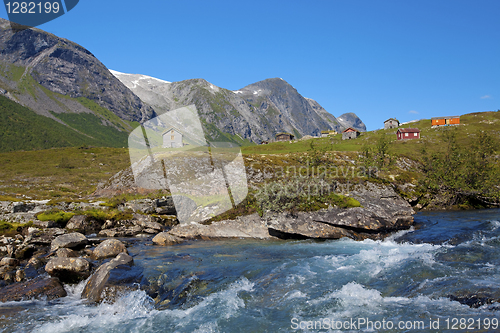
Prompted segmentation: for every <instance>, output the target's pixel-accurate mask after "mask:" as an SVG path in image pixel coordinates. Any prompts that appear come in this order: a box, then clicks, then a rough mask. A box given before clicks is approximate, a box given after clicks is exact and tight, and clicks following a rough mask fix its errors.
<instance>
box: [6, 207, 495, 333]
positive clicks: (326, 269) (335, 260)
mask: <svg viewBox="0 0 500 333" xmlns="http://www.w3.org/2000/svg"><path fill="white" fill-rule="evenodd" d="M498 221H500V215H499V213H498V210H477V211H473V212H471V211H462V212H420V213H417V214H416V215H415V226H414V228H412V229H410V230H406V231H400V232H397V233H395V234H393V235H391V236H390V237H387V238H385V239H384V240H370V239H365V240H363V241H354V240H351V239H347V238H344V239H341V240H323V241H314V240H253V239H237V240H232V239H227V240H219V241H216V242H214V241H208V242H207V241H200V240H193V241H186V242H184V243H182V244H179V245H176V246H151V245H150V244H151V242H150V241H149V240H141V241H139V240H138V239H132V238H130V241H131V243H130V244H128V246H127V251H128V253H129V255H130V256H131V257H132V258H133V261H134V265H133V266H131V267H130V268H131V269H132V267H135V268H134V269H136V270H140V271H141V273H142V276H143V277H144V278H145V281H148V288H144V290H141V289H136V290H134V289H129V290H121V291H118V292H117V293H115V294H113V295H111V296H113V298H111V297H110V301H103V302H101V303H97V304H92V305H89V304H88V303H87V302H86V301H85V300H84V299H83V298H82V297H81V293H82V291H83V289H84V286H85V282H82V283H80V284H77V285H71V286H69V285H65V286H64V287H65V290H66V292H67V296H66V297H63V298H59V299H53V300H43V299H42V300H28V301H24V302H8V303H0V311H1V312H2V314H3V315H4V317H2V318H0V322H1V323H0V325H3V327H4V328H5V330H6V331H7V332H14V331H21V330H29V331H36V332H51V333H56V332H77V331H83V330H84V331H94V332H107V331H108V332H109V331H113V330H119V331H124V332H126V331H134V330H140V331H142V332H164V331H165V330H168V331H176V332H196V331H198V332H207V331H215V332H232V331H235V330H237V329H239V330H241V331H251V330H260V331H280V330H281V331H285V332H288V331H293V328H292V325H293V323H294V322H295V321H293V322H292V320H293V319H294V318H296V320H298V323H300V322H307V321H316V320H323V319H324V318H326V319H328V320H330V321H332V322H334V321H342V322H344V321H346V320H347V321H349V320H350V318H353V320H357V318H366V319H367V320H370V321H372V322H374V323H377V322H382V321H383V320H384V321H385V322H386V323H387V322H389V321H392V322H393V324H394V325H395V327H398V326H397V325H398V323H399V322H400V321H401V322H403V323H406V322H408V323H409V322H412V323H421V322H424V325H425V326H421V327H420V328H421V330H422V331H426V332H431V331H435V330H436V329H435V328H434V329H432V328H431V327H429V323H430V322H431V321H432V322H437V321H438V320H439V325H440V326H439V327H440V328H439V329H438V330H441V331H446V330H447V327H446V320H447V319H448V320H449V324H450V327H451V325H452V324H453V323H452V322H451V320H453V318H465V319H466V320H473V321H474V325H476V326H475V329H478V326H477V323H478V322H480V324H481V325H482V326H481V329H482V330H485V331H488V330H489V331H493V330H495V329H494V328H493V327H494V326H492V325H493V322H492V320H493V319H494V318H497V317H498V308H499V307H498V299H499V297H498V293H497V291H498V288H496V285H497V281H498V279H499V275H498V274H499V272H498V270H497V269H496V268H495V267H498V264H499V263H500V261H499V253H500V251H498V237H499V236H500V234H499V232H500V229H499V224H498V223H499V222H498ZM123 272H125V270H124V271H123ZM478 277H480V278H478ZM111 300H112V301H111ZM488 320H489V322H488ZM483 324H485V325H486V324H489V325H490V326H489V328H486V326H483ZM356 330H359V328H358V329H356ZM396 330H397V331H399V329H396ZM478 330H479V329H478Z"/></svg>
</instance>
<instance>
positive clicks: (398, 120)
mask: <svg viewBox="0 0 500 333" xmlns="http://www.w3.org/2000/svg"><path fill="white" fill-rule="evenodd" d="M391 120H395V121H397V122H398V123H399V120H397V119H396V118H389V119H387V120H386V121H384V124H385V123H386V122H388V121H391Z"/></svg>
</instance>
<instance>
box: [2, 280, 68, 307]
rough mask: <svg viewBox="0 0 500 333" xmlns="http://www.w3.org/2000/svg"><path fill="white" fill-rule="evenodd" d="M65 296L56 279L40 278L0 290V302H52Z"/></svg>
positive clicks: (64, 291)
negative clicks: (36, 300) (30, 300)
mask: <svg viewBox="0 0 500 333" xmlns="http://www.w3.org/2000/svg"><path fill="white" fill-rule="evenodd" d="M65 296H66V290H64V287H63V286H62V284H61V282H60V281H59V279H57V278H48V279H45V278H42V277H38V278H36V279H33V280H30V281H26V282H23V283H15V284H12V285H10V286H7V287H4V288H2V289H0V302H13V301H22V300H28V299H46V300H53V299H56V298H60V297H65Z"/></svg>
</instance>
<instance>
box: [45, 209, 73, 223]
mask: <svg viewBox="0 0 500 333" xmlns="http://www.w3.org/2000/svg"><path fill="white" fill-rule="evenodd" d="M74 215H75V213H66V212H64V211H62V210H58V209H53V210H48V211H45V212H42V213H40V214H37V216H36V217H37V219H39V220H40V221H54V222H56V223H57V224H59V225H65V224H66V223H67V222H68V221H69V219H70V218H72V217H73V216H74Z"/></svg>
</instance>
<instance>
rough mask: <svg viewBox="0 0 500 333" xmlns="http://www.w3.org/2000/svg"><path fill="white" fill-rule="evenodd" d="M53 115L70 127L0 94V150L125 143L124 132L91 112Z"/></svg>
mask: <svg viewBox="0 0 500 333" xmlns="http://www.w3.org/2000/svg"><path fill="white" fill-rule="evenodd" d="M54 115H55V116H57V117H58V118H59V119H61V120H62V121H64V122H65V123H66V124H68V125H69V126H71V127H69V126H65V125H63V124H61V123H59V122H57V121H55V120H53V119H50V118H48V117H45V116H41V115H38V114H36V113H35V112H33V111H32V110H30V109H28V108H26V107H23V106H22V105H20V104H18V103H15V102H13V101H11V100H10V99H8V98H6V97H4V96H0V152H7V151H16V150H34V149H48V148H54V147H76V146H82V145H91V146H102V147H125V146H126V145H127V137H128V133H127V132H125V131H118V130H117V129H116V128H114V127H111V126H104V125H103V124H102V121H101V119H100V118H98V117H96V116H94V115H92V114H75V113H67V114H59V115H56V114H54ZM75 129H76V130H78V131H80V132H83V133H86V134H87V135H85V134H83V133H79V132H77V131H75Z"/></svg>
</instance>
